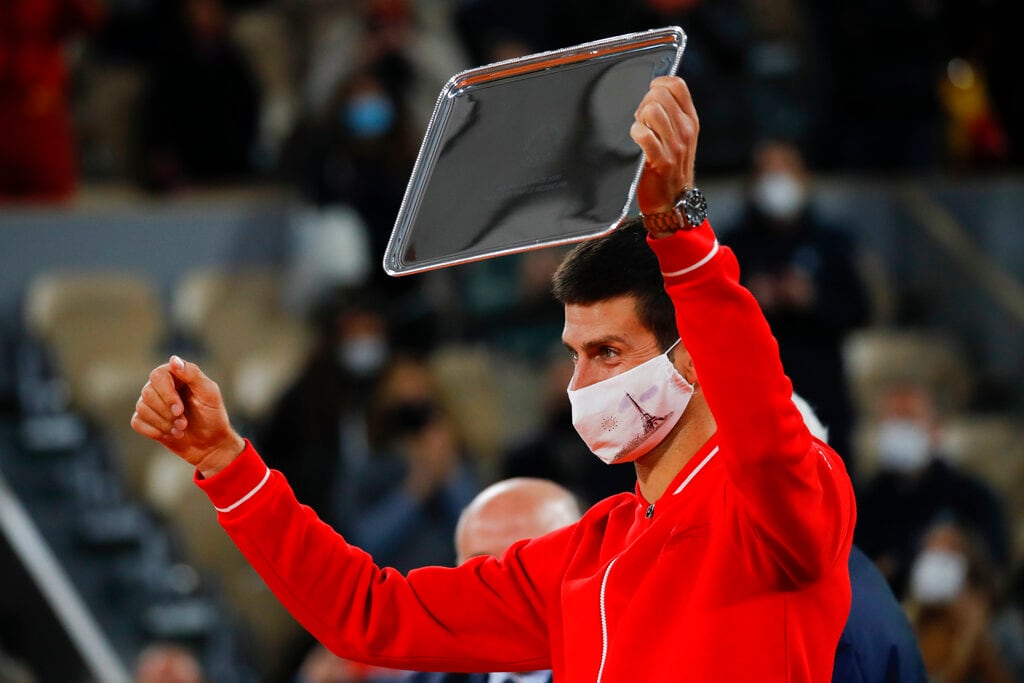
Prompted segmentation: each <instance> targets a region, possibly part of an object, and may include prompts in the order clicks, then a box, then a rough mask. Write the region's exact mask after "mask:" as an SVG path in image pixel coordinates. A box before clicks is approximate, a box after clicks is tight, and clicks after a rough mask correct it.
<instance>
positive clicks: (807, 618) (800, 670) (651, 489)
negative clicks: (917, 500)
mask: <svg viewBox="0 0 1024 683" xmlns="http://www.w3.org/2000/svg"><path fill="white" fill-rule="evenodd" d="M697 130H698V121H697V114H696V111H695V110H694V106H693V102H692V100H691V98H690V94H689V91H688V89H687V88H686V85H685V83H684V82H683V81H682V80H680V79H678V78H675V77H663V78H657V79H655V80H654V81H652V83H651V87H650V90H649V91H648V93H647V94H646V95H645V97H644V99H643V101H642V102H641V104H640V106H639V107H638V109H637V112H636V122H635V123H634V124H633V127H632V129H631V135H632V137H633V139H634V140H635V141H636V142H637V143H638V144H639V145H640V147H641V148H642V149H643V151H644V154H645V159H646V162H645V167H644V171H643V174H642V177H641V180H640V182H639V184H638V188H637V200H638V202H639V206H640V210H641V212H642V213H643V226H644V227H643V228H641V227H640V226H639V224H636V225H632V226H626V227H623V228H620V229H618V230H616V231H614V232H612V233H611V234H610V235H608V236H606V237H603V238H600V239H595V240H590V241H587V242H583V243H581V244H580V245H578V246H577V247H576V248H575V249H574V250H573V251H572V252H571V253H570V255H569V256H568V257H567V258H566V260H565V261H564V262H563V264H562V266H561V267H560V268H559V270H558V272H557V273H556V275H555V295H556V297H557V298H558V299H559V300H560V301H561V302H562V303H563V304H564V306H565V327H564V329H563V334H562V339H563V342H564V343H565V345H566V347H567V348H568V349H569V351H570V353H571V355H572V358H573V362H574V364H575V367H574V373H573V377H572V380H571V382H570V384H569V397H570V400H571V402H572V404H573V406H572V407H573V423H574V425H575V426H576V428H577V430H578V431H579V432H580V435H581V436H582V437H583V439H584V441H586V442H587V444H588V445H589V446H590V448H591V450H592V451H594V453H595V454H596V455H598V457H600V458H601V459H602V460H605V461H606V462H633V463H634V464H635V467H636V473H637V486H636V491H635V493H623V494H619V495H616V496H612V497H610V498H607V499H605V500H603V501H601V502H599V503H597V504H596V505H595V506H594V507H592V508H591V509H590V510H589V511H587V512H586V513H585V514H584V516H583V518H582V519H581V520H580V521H579V522H578V523H576V524H573V525H571V526H568V527H565V528H563V529H559V530H557V531H554V532H552V533H550V534H547V535H545V536H542V537H540V538H536V539H533V540H529V541H523V542H519V543H516V544H513V545H512V546H511V547H510V548H509V549H508V550H507V551H506V552H505V553H504V554H503V555H502V556H501V557H500V558H488V557H479V558H474V559H472V560H470V561H468V562H465V563H463V564H462V565H460V566H458V567H454V568H442V567H425V568H421V569H416V570H413V571H411V572H409V573H408V574H407V575H404V576H403V575H401V574H399V573H398V572H396V571H394V570H391V569H387V568H384V569H381V568H379V567H377V566H376V565H374V563H373V560H372V558H370V557H369V556H368V555H367V554H366V553H365V552H363V551H361V550H359V549H358V548H355V547H353V546H351V545H349V544H348V543H346V542H345V540H344V539H343V538H341V537H340V536H339V535H338V534H336V533H335V532H334V531H332V530H331V529H330V527H328V526H327V525H325V524H322V523H321V522H319V521H318V520H317V519H316V518H315V515H314V514H313V513H312V512H311V511H309V510H308V509H307V508H303V507H302V506H301V505H300V504H299V503H298V502H297V501H296V500H295V497H294V496H293V495H292V493H291V490H290V489H289V487H288V485H287V482H286V481H285V480H284V478H283V477H281V476H280V474H278V473H275V472H273V471H271V470H269V469H268V468H267V467H266V465H265V464H264V463H263V461H262V460H261V459H260V457H259V455H258V454H257V453H256V452H255V450H253V448H252V446H251V445H250V444H249V443H248V442H246V441H245V440H244V439H243V438H242V437H241V436H240V435H239V434H238V433H237V432H235V431H234V430H233V429H232V428H231V426H230V423H229V421H228V416H227V414H226V412H225V410H224V407H223V403H222V401H221V398H220V391H219V389H218V387H217V385H216V384H215V383H214V382H213V381H212V380H210V379H209V378H208V377H206V376H205V375H204V374H203V373H202V371H201V370H200V369H199V368H198V367H197V366H196V365H194V364H192V363H188V362H185V361H184V360H182V359H180V358H177V357H172V358H171V360H170V361H169V362H168V363H166V364H163V365H161V366H159V367H157V368H156V369H154V370H153V372H152V373H151V375H150V381H149V382H148V383H147V384H146V386H145V387H143V390H142V395H141V397H140V399H139V402H138V403H137V406H136V413H135V415H133V417H132V425H133V426H134V428H135V429H136V431H138V432H139V433H141V434H143V435H145V436H148V437H150V438H153V439H157V440H159V441H161V442H162V443H163V444H164V445H165V446H166V447H167V448H169V449H170V450H171V451H173V452H174V453H176V454H177V455H178V456H179V457H181V458H183V459H185V460H186V461H188V462H189V463H191V464H192V465H194V466H195V467H196V469H197V473H196V481H197V484H198V485H199V486H200V487H202V488H203V490H204V491H206V493H207V494H208V495H209V497H210V499H211V500H212V502H213V504H214V506H215V507H216V508H217V510H218V511H219V513H220V521H221V524H222V525H223V526H224V528H225V529H226V530H227V531H228V533H229V534H230V535H231V537H232V538H233V539H234V541H235V543H236V544H237V545H238V546H239V548H241V550H242V552H243V553H245V555H246V557H247V558H248V560H249V561H250V562H251V563H252V565H253V566H254V567H255V568H256V569H257V570H258V571H259V573H260V574H261V576H262V577H263V578H264V580H265V581H266V582H267V584H268V585H269V586H270V587H271V589H273V590H274V592H275V594H276V595H277V596H278V597H279V598H280V599H281V601H282V602H283V603H284V604H285V605H286V606H287V607H288V608H289V610H291V612H292V614H293V615H295V617H296V618H297V619H298V620H299V621H300V622H301V623H302V624H303V625H304V626H305V627H306V628H307V629H309V630H310V631H311V632H312V633H313V634H314V635H315V636H316V637H317V638H318V639H319V640H320V641H321V642H322V643H324V644H325V645H326V646H327V647H328V648H330V649H331V650H333V651H334V652H336V653H337V654H338V655H340V656H342V657H347V658H350V659H355V660H361V661H367V662H373V663H375V664H379V665H383V666H390V667H393V668H398V669H414V670H415V669H418V670H430V671H529V670H536V669H545V668H551V669H553V671H554V679H555V680H557V681H559V682H560V683H576V682H583V681H585V682H587V683H593V682H596V683H602V682H616V683H617V682H622V681H638V680H642V681H645V682H647V683H650V682H652V681H654V682H660V681H665V682H668V681H672V682H678V681H750V680H757V681H760V682H772V683H783V682H786V683H797V682H800V683H804V682H806V683H811V682H820V681H827V680H829V679H830V677H831V670H832V661H833V656H834V653H835V649H836V644H837V642H838V640H839V634H840V632H841V631H842V629H843V624H844V623H845V621H846V617H847V613H848V611H849V606H850V582H849V574H848V570H847V558H848V555H849V552H850V544H851V540H852V537H853V527H854V523H855V520H856V513H855V505H854V498H853V492H852V487H851V484H850V480H849V477H848V476H847V474H846V471H845V470H844V468H843V464H842V460H841V459H840V458H839V457H838V456H837V455H836V454H835V453H834V452H833V451H832V450H831V449H830V448H829V447H828V445H826V444H825V443H824V442H822V441H820V440H818V439H815V438H814V437H812V435H811V434H810V432H809V431H808V429H807V427H806V426H805V424H804V421H803V419H802V417H801V415H800V413H799V411H798V410H797V408H796V407H795V406H794V404H793V401H792V400H791V398H790V396H791V393H792V387H791V384H790V382H789V380H788V379H787V378H786V376H785V374H784V373H783V369H782V366H781V363H780V362H779V354H778V347H777V345H776V344H775V341H774V340H773V338H772V336H771V333H770V331H769V329H768V326H767V323H766V322H765V320H764V317H763V316H762V314H761V312H760V309H759V307H758V305H757V302H756V301H755V300H754V298H753V297H752V296H751V295H750V293H749V292H748V291H747V290H745V289H743V288H742V287H741V286H740V285H739V283H738V276H739V273H738V267H737V265H736V260H735V258H734V257H733V256H732V254H731V252H730V251H729V250H728V248H726V247H720V246H719V244H718V241H717V240H716V239H715V235H714V233H713V231H712V229H711V226H710V225H709V224H708V223H707V221H706V204H705V202H704V201H703V198H702V196H701V195H700V193H699V191H696V190H694V188H693V169H694V158H695V153H696V143H697ZM645 229H646V230H645ZM666 293H667V295H666Z"/></svg>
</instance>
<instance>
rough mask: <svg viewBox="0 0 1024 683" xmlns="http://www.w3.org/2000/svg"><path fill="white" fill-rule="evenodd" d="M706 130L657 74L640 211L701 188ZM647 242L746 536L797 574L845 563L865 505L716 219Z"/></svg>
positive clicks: (649, 103)
mask: <svg viewBox="0 0 1024 683" xmlns="http://www.w3.org/2000/svg"><path fill="white" fill-rule="evenodd" d="M699 127H700V126H699V122H698V119H697V113H696V110H695V108H694V105H693V101H692V99H691V97H690V93H689V90H688V89H687V87H686V84H685V83H684V82H683V81H682V80H681V79H679V78H675V77H664V78H659V79H656V80H655V81H654V82H653V83H652V87H651V89H650V91H649V92H648V94H647V95H646V97H645V98H644V100H643V102H642V103H641V104H640V106H639V107H638V109H637V113H636V123H635V124H634V125H633V129H632V135H633V138H634V140H636V142H637V143H638V144H639V145H640V146H641V148H642V149H643V150H644V154H645V168H644V172H643V176H642V177H641V180H640V184H639V186H638V190H637V197H638V202H639V205H640V210H641V212H642V213H644V214H651V213H660V212H665V211H669V210H671V208H672V206H673V205H674V203H675V201H676V199H677V198H678V197H679V196H680V195H681V194H682V193H683V191H684V189H686V188H689V187H692V186H693V183H694V160H695V157H696V148H697V133H698V131H699ZM649 243H650V245H651V248H652V249H653V250H654V252H655V254H656V255H657V256H658V260H659V263H660V265H661V270H662V274H663V276H664V278H665V286H666V290H667V291H668V293H669V296H670V297H671V298H672V302H673V304H674V305H675V308H676V324H677V327H678V329H679V334H680V337H681V339H682V342H683V345H684V346H685V347H686V349H687V351H689V353H690V355H691V357H692V358H693V363H694V368H695V370H696V372H697V375H698V378H699V381H700V384H701V387H702V389H703V391H704V394H705V396H706V398H707V402H708V405H709V407H710V409H711V412H712V414H713V415H714V418H715V422H716V424H717V427H718V434H717V438H718V441H719V444H720V446H721V455H722V456H723V457H724V460H725V463H726V466H727V468H728V470H729V473H730V479H731V481H732V483H733V484H734V487H735V489H734V490H735V493H736V496H735V498H734V500H735V502H736V509H737V514H738V516H739V521H740V524H739V525H738V528H737V531H738V533H739V534H740V535H741V536H742V538H740V539H739V540H740V542H743V543H744V545H746V546H748V547H749V548H751V549H752V550H754V557H755V558H758V559H757V560H755V561H763V562H764V563H765V565H766V566H774V567H775V568H776V569H781V570H782V573H783V575H784V576H785V577H788V579H789V580H790V581H793V582H803V581H807V580H813V579H814V578H816V577H817V576H820V575H821V573H822V572H824V571H825V570H826V569H827V568H828V567H831V566H833V565H834V564H835V563H836V562H837V561H842V562H845V561H846V556H845V553H844V549H845V552H848V549H849V545H850V539H851V537H852V532H853V526H854V521H855V505H854V500H853V492H852V486H851V484H850V480H849V477H848V475H847V473H846V471H845V469H844V467H843V464H842V461H841V459H840V458H839V457H838V456H837V455H836V454H835V453H834V452H833V451H832V450H831V449H830V448H829V447H828V446H827V445H825V444H823V443H821V442H818V441H815V440H814V439H812V437H811V435H810V433H809V432H808V430H807V428H806V426H805V425H804V423H803V419H802V418H801V416H800V413H799V411H798V410H797V409H796V406H795V405H794V404H793V402H792V400H791V395H792V385H791V383H790V381H789V379H788V378H787V377H786V376H785V374H784V372H783V368H782V364H781V361H780V360H779V352H778V345H777V344H776V342H775V339H774V338H773V337H772V335H771V331H770V330H769V328H768V324H767V322H766V321H765V319H764V316H763V315H762V313H761V310H760V308H759V307H758V304H757V302H756V301H755V299H754V297H753V296H752V295H751V294H750V292H748V291H747V290H746V289H744V288H743V287H741V286H740V284H739V267H738V264H737V263H736V259H735V257H734V256H733V254H732V252H731V251H730V250H729V249H728V248H726V247H722V246H720V245H719V244H718V241H717V239H716V238H715V235H714V232H713V231H712V229H711V226H710V224H708V223H707V222H706V221H705V222H704V224H703V225H701V226H698V227H695V228H693V229H690V230H680V231H677V232H670V233H665V234H656V235H652V237H651V239H649ZM758 553H760V555H759V554H758Z"/></svg>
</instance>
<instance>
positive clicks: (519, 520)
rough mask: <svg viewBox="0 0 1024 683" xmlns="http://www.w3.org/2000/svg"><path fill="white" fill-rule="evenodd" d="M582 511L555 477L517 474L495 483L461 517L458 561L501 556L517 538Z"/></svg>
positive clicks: (532, 534) (573, 517)
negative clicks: (519, 475) (483, 556)
mask: <svg viewBox="0 0 1024 683" xmlns="http://www.w3.org/2000/svg"><path fill="white" fill-rule="evenodd" d="M581 515H582V512H581V510H580V507H579V503H577V502H576V498H575V497H574V496H573V495H572V493H570V492H569V491H568V490H566V489H565V488H563V487H562V486H559V485H558V484H556V483H555V482H553V481H549V480H547V479H533V478H530V477H516V478H513V479H505V480H504V481H499V482H497V483H496V484H491V485H490V486H488V487H487V488H485V489H484V490H483V491H481V492H480V493H479V494H477V496H476V498H474V499H473V500H472V502H470V504H469V505H467V506H466V508H465V509H464V510H463V511H462V514H461V515H460V517H459V523H458V526H456V527H455V554H456V557H457V558H458V563H459V564H462V563H463V562H465V561H466V560H468V559H469V558H471V557H477V556H478V555H492V556H494V557H500V556H501V554H502V553H504V552H505V550H506V549H507V548H508V547H509V546H510V545H512V544H513V543H515V542H516V541H521V540H523V539H525V538H536V537H537V536H543V535H544V534H546V533H548V532H551V531H554V530H555V529H560V528H562V527H563V526H568V525H570V524H572V523H574V522H575V521H576V520H578V519H579V518H580V516H581Z"/></svg>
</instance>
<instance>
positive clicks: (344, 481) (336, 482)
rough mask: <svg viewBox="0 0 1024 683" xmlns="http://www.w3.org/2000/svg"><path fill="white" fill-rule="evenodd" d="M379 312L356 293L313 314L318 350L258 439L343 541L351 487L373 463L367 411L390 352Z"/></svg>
mask: <svg viewBox="0 0 1024 683" xmlns="http://www.w3.org/2000/svg"><path fill="white" fill-rule="evenodd" d="M380 304H381V301H380V300H379V299H378V298H377V297H374V296H372V295H371V293H370V292H367V291H365V290H363V289H355V290H352V291H350V292H344V293H339V294H337V295H336V296H334V297H332V298H331V299H330V301H328V302H325V303H324V304H323V305H322V306H321V309H320V310H317V311H315V312H314V313H313V314H312V317H313V318H314V320H315V321H316V322H315V325H316V327H317V328H318V330H319V341H318V344H317V345H316V346H315V347H314V348H313V350H312V352H311V354H310V356H309V358H308V359H307V361H306V364H305V366H304V367H303V369H302V371H301V372H300V373H299V375H298V377H296V379H295V381H294V382H292V384H291V385H290V386H289V387H288V388H287V389H286V390H285V392H284V394H282V396H281V398H280V399H278V401H277V403H276V404H275V405H274V407H273V409H272V410H271V413H270V415H269V416H268V417H267V419H266V420H265V421H264V422H263V423H262V424H261V425H260V426H259V429H258V430H257V431H258V433H257V435H256V436H255V438H254V441H255V442H256V443H259V444H260V446H261V448H263V451H264V453H266V457H267V460H268V461H269V462H273V463H274V467H276V468H278V469H280V470H281V471H282V472H286V473H287V475H288V478H289V479H290V480H291V481H292V485H293V486H294V488H295V493H296V495H297V496H298V497H299V499H300V500H301V501H302V502H303V503H305V504H306V505H309V506H310V507H312V508H313V509H314V510H316V511H317V512H318V513H319V514H320V516H321V517H322V518H323V519H324V520H326V521H327V522H328V523H330V524H331V525H333V526H335V528H336V529H337V530H338V531H339V532H342V533H347V532H348V529H349V526H348V525H349V523H350V521H351V519H350V518H351V515H352V509H351V508H352V507H353V506H354V504H355V503H354V500H353V496H352V492H351V490H350V489H349V488H348V487H350V486H354V481H355V480H354V477H355V473H356V471H357V470H358V469H360V467H361V465H360V464H359V463H361V462H362V461H364V460H366V458H367V457H368V451H369V445H368V443H367V434H366V420H367V417H366V411H367V409H366V405H367V403H368V402H369V397H370V396H371V394H372V392H373V388H374V386H375V384H376V382H377V380H378V378H379V377H380V375H381V372H382V371H383V370H384V368H385V367H386V363H387V361H388V358H389V356H390V354H391V351H392V349H391V341H390V337H389V326H388V317H387V314H386V312H385V310H384V309H383V307H382V306H381V305H380ZM339 487H344V490H339Z"/></svg>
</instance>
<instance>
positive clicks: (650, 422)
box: [568, 341, 693, 465]
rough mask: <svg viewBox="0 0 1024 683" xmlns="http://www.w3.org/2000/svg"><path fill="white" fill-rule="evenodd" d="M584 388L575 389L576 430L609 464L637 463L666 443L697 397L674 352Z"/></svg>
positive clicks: (571, 398)
mask: <svg viewBox="0 0 1024 683" xmlns="http://www.w3.org/2000/svg"><path fill="white" fill-rule="evenodd" d="M678 343H679V342H678V341H676V343H675V344H673V345H672V346H670V347H669V349H668V351H665V353H661V354H658V355H657V356H655V357H654V358H652V359H650V360H649V361H646V362H644V363H641V364H640V365H638V366H636V367H635V368H632V369H630V370H627V371H626V372H623V373H621V374H618V375H615V376H614V377H609V378H608V379H606V380H602V381H600V382H596V383H594V384H591V385H590V386H587V387H584V388H582V389H569V390H568V393H569V403H571V404H572V425H573V427H575V428H576V431H577V432H578V433H579V435H580V437H581V438H582V439H583V441H584V442H585V443H586V444H587V446H588V447H589V448H590V450H591V451H593V453H594V455H596V456H597V457H599V458H600V459H601V460H603V461H604V462H606V463H608V464H609V465H610V464H612V463H616V462H632V461H633V460H636V459H637V458H639V457H640V456H642V455H645V454H646V453H648V452H649V451H650V450H651V449H652V448H654V447H655V446H657V445H658V444H659V443H661V440H662V439H663V438H665V435H666V434H668V433H669V431H670V430H671V429H672V428H673V427H675V426H676V423H677V422H679V418H680V417H682V415H683V411H684V410H686V405H687V404H688V403H689V402H690V397H691V396H693V385H692V384H690V383H689V382H687V381H686V380H685V379H683V376H682V375H680V374H679V372H678V371H677V370H676V368H675V366H674V365H672V361H670V360H669V359H668V353H669V351H671V350H672V349H673V348H675V346H676V344H678Z"/></svg>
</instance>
